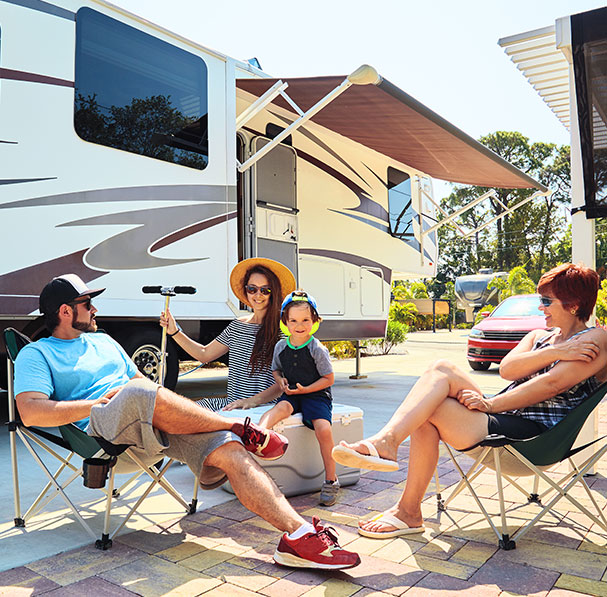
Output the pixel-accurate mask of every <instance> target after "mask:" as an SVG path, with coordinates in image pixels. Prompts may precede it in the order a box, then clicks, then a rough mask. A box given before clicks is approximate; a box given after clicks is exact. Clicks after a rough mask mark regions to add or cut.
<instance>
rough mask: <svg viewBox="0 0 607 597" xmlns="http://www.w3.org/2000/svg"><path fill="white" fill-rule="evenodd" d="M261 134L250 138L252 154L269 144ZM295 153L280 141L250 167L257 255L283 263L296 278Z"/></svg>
mask: <svg viewBox="0 0 607 597" xmlns="http://www.w3.org/2000/svg"><path fill="white" fill-rule="evenodd" d="M268 142H269V141H268V139H266V138H264V137H255V138H253V139H252V141H251V153H256V152H257V151H259V150H260V149H261V148H262V147H263V146H264V145H266V144H267V143H268ZM296 167H297V154H296V153H295V150H294V149H293V148H292V147H291V146H289V145H285V144H280V145H278V146H277V147H275V148H274V149H272V151H270V152H269V153H268V154H267V155H265V156H264V157H263V158H261V159H260V160H259V161H258V162H257V163H255V165H254V166H253V167H252V168H251V170H252V173H251V182H252V184H251V188H252V197H251V198H252V202H251V203H252V208H253V209H252V210H251V211H252V214H254V217H253V219H254V226H253V228H254V238H253V246H255V237H256V241H257V243H256V244H257V247H256V249H257V251H256V253H257V254H256V256H257V257H268V258H269V259H275V260H276V261H280V263H282V264H284V265H286V266H287V267H288V268H289V269H290V270H291V271H292V272H293V274H294V275H295V279H296V280H297V279H298V275H297V274H298V271H297V270H298V267H297V259H298V254H297V242H298V238H299V231H298V221H297V213H298V209H297V180H296Z"/></svg>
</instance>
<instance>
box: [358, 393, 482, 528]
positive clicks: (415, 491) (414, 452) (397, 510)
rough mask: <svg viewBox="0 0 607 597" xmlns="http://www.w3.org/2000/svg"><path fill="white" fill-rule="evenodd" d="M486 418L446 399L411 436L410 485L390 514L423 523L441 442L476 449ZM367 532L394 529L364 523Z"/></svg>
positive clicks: (407, 521) (411, 524)
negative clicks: (425, 501)
mask: <svg viewBox="0 0 607 597" xmlns="http://www.w3.org/2000/svg"><path fill="white" fill-rule="evenodd" d="M487 432H488V418H487V415H486V414H484V413H481V412H479V411H472V410H468V409H467V408H466V407H465V406H463V405H461V404H460V403H459V402H457V401H456V400H452V399H449V400H445V401H444V402H443V403H442V404H441V405H440V406H439V407H438V408H437V409H436V410H435V412H434V413H433V414H432V416H431V417H430V420H429V421H428V422H426V423H424V424H422V425H420V426H419V427H418V428H417V429H416V430H415V431H414V432H413V433H412V434H411V447H410V450H409V468H408V472H407V482H406V484H405V489H404V490H403V493H402V496H401V498H400V500H399V501H398V503H397V504H396V505H395V506H392V508H390V509H388V510H387V512H389V513H390V514H392V515H394V516H396V518H399V519H400V520H402V521H403V522H404V523H405V524H407V526H409V527H419V526H421V525H422V524H423V518H422V511H421V503H422V500H423V499H424V496H425V494H426V490H427V489H428V485H429V484H430V481H431V480H432V477H433V475H434V471H435V470H436V464H437V462H438V442H439V439H442V440H444V441H446V442H447V443H448V444H449V445H452V446H453V447H455V448H456V449H465V448H469V447H471V446H473V445H474V444H476V443H478V442H479V441H481V440H482V439H483V438H484V437H486V435H487ZM360 526H361V528H363V529H365V530H368V531H379V532H382V531H391V530H394V527H392V526H390V525H389V524H386V523H382V522H379V521H378V522H371V521H367V522H361V523H360Z"/></svg>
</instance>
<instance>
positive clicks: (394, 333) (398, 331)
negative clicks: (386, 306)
mask: <svg viewBox="0 0 607 597" xmlns="http://www.w3.org/2000/svg"><path fill="white" fill-rule="evenodd" d="M408 331H409V326H408V325H407V324H405V323H401V322H399V321H395V320H394V319H389V320H388V327H387V328H386V337H385V338H377V339H375V340H370V341H369V344H370V345H371V346H376V347H377V350H378V352H379V354H388V353H389V352H390V351H391V350H392V348H394V347H395V346H396V345H397V344H400V343H401V342H404V341H405V340H406V339H407V332H408Z"/></svg>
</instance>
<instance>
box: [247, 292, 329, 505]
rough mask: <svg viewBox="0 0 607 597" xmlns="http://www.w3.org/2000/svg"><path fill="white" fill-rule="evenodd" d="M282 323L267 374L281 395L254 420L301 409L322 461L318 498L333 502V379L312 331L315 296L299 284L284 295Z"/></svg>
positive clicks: (271, 421)
mask: <svg viewBox="0 0 607 597" xmlns="http://www.w3.org/2000/svg"><path fill="white" fill-rule="evenodd" d="M280 319H281V321H282V324H284V325H281V328H283V330H284V326H286V328H287V330H288V336H289V337H288V339H286V340H279V341H278V342H277V344H276V347H275V348H274V358H273V359H272V367H271V368H272V375H273V376H274V379H275V380H276V383H278V385H279V386H280V387H281V388H282V391H283V392H284V393H283V395H282V396H281V397H280V398H279V399H278V403H277V404H276V406H274V407H273V408H272V409H271V410H269V411H268V412H267V413H264V415H263V416H262V417H261V419H260V421H259V425H260V426H261V427H263V428H265V429H271V428H272V427H273V426H274V425H276V423H278V421H282V420H283V419H286V418H287V417H289V416H290V415H291V414H293V413H302V417H303V422H304V425H306V426H307V427H309V428H310V429H314V433H316V439H317V440H318V444H319V446H320V454H321V456H322V461H323V463H324V466H325V482H324V483H323V484H322V489H321V492H320V500H319V503H320V504H321V505H323V506H332V505H333V504H334V503H335V501H336V500H337V492H338V491H339V481H338V480H337V476H336V474H335V461H334V460H333V457H332V456H331V450H332V449H333V433H332V431H331V420H332V411H333V409H332V399H331V386H332V385H333V382H334V380H335V375H334V374H333V367H332V366H331V361H330V359H329V351H328V350H327V349H326V348H325V347H324V346H323V345H322V344H321V343H320V342H319V341H318V340H317V339H316V338H314V336H313V335H312V334H314V333H315V332H316V330H317V329H318V325H319V323H320V316H319V315H318V309H317V307H316V301H315V300H314V298H313V297H312V296H310V295H309V294H307V293H306V292H304V291H302V290H296V291H295V292H292V293H291V294H289V295H288V296H287V298H285V300H284V301H283V303H282V308H281V312H280Z"/></svg>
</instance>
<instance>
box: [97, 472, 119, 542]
mask: <svg viewBox="0 0 607 597" xmlns="http://www.w3.org/2000/svg"><path fill="white" fill-rule="evenodd" d="M115 471H116V469H115V468H114V467H112V468H111V469H110V478H109V481H108V487H107V497H106V500H105V515H104V517H103V533H102V534H101V539H97V540H96V541H95V547H96V548H97V549H101V550H103V551H105V550H107V549H110V548H111V547H112V540H111V539H110V532H109V530H110V514H111V512H112V498H113V497H114V474H115Z"/></svg>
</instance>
